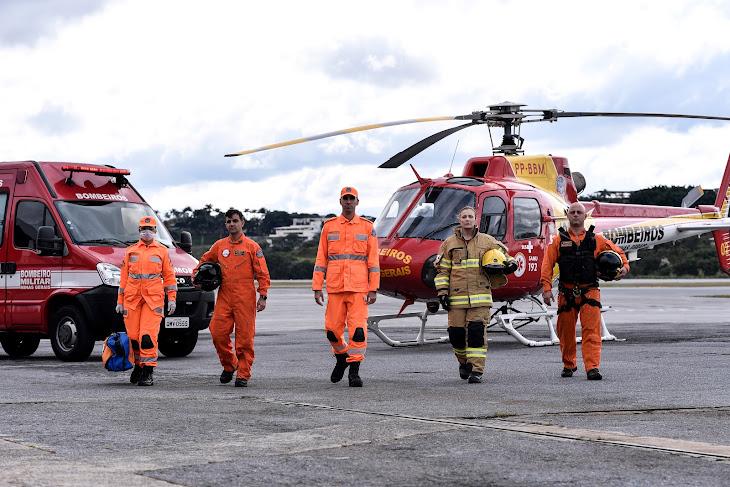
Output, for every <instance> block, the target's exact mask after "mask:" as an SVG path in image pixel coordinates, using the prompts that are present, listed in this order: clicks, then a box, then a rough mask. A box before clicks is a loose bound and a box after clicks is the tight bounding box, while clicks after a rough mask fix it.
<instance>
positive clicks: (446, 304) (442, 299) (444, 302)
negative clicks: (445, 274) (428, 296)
mask: <svg viewBox="0 0 730 487" xmlns="http://www.w3.org/2000/svg"><path fill="white" fill-rule="evenodd" d="M439 302H440V303H441V307H442V308H443V309H445V310H446V311H449V310H450V309H451V305H450V304H449V296H448V295H446V294H442V295H441V296H439Z"/></svg>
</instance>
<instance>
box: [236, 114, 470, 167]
mask: <svg viewBox="0 0 730 487" xmlns="http://www.w3.org/2000/svg"><path fill="white" fill-rule="evenodd" d="M459 117H464V115H459V116H446V117H425V118H411V119H408V120H398V121H395V122H385V123H374V124H370V125H360V126H358V127H351V128H348V129H343V130H336V131H334V132H327V133H324V134H319V135H312V136H310V137H302V138H299V139H292V140H286V141H284V142H277V143H276V144H270V145H264V146H261V147H257V148H256V149H248V150H243V151H240V152H233V153H231V154H226V155H225V157H236V156H243V155H246V154H253V153H254V152H261V151H265V150H269V149H276V148H277V147H286V146H288V145H294V144H301V143H302V142H310V141H312V140H319V139H326V138H328V137H335V136H337V135H344V134H351V133H354V132H363V131H365V130H372V129H378V128H382V127H392V126H394V125H406V124H410V123H421V122H441V121H444V120H462V119H461V118H459Z"/></svg>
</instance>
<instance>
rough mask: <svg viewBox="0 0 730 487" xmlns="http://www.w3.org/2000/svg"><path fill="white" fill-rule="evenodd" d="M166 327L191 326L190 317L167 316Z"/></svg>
mask: <svg viewBox="0 0 730 487" xmlns="http://www.w3.org/2000/svg"><path fill="white" fill-rule="evenodd" d="M165 328H190V318H188V317H187V316H180V317H174V318H165Z"/></svg>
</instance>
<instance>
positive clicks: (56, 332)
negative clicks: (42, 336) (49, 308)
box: [48, 305, 95, 362]
mask: <svg viewBox="0 0 730 487" xmlns="http://www.w3.org/2000/svg"><path fill="white" fill-rule="evenodd" d="M48 331H49V333H50V335H51V347H53V352H54V353H55V354H56V357H58V358H59V359H61V360H63V361H64V362H82V361H84V360H86V359H87V358H89V355H91V351H92V350H93V349H94V342H95V340H94V335H93V334H92V333H91V330H90V329H89V324H88V322H87V320H86V317H85V316H84V314H83V313H82V312H81V311H80V310H79V309H78V308H77V307H76V306H73V305H67V306H61V307H60V308H59V309H58V310H57V311H56V312H54V313H53V314H52V315H51V322H50V324H49V326H48Z"/></svg>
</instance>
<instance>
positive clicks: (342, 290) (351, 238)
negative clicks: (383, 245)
mask: <svg viewBox="0 0 730 487" xmlns="http://www.w3.org/2000/svg"><path fill="white" fill-rule="evenodd" d="M379 265H380V264H379V260H378V239H377V238H376V237H375V230H373V223H372V222H371V221H369V220H366V219H365V218H361V217H359V216H357V215H355V216H354V217H353V219H352V220H348V219H347V218H345V217H344V216H342V215H340V216H338V217H335V218H330V219H329V220H327V221H326V222H324V225H323V226H322V234H321V235H320V237H319V249H318V250H317V260H316V262H315V265H314V274H313V276H312V290H313V291H321V290H322V287H323V284H324V281H325V276H326V278H327V286H326V287H327V310H326V311H325V316H324V328H325V332H326V333H327V339H328V340H329V342H330V345H331V347H332V352H334V353H335V354H344V353H346V354H348V357H347V361H348V362H362V360H363V359H364V358H365V349H366V348H367V336H368V326H367V319H368V308H367V302H366V301H365V300H366V298H367V293H368V292H369V291H377V289H378V286H380V267H379ZM345 325H347V330H348V334H349V343H348V342H345Z"/></svg>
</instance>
